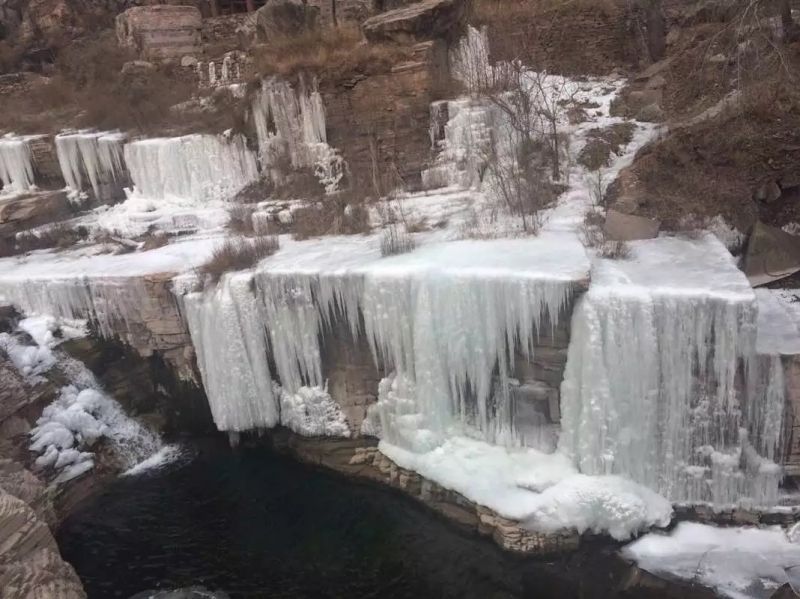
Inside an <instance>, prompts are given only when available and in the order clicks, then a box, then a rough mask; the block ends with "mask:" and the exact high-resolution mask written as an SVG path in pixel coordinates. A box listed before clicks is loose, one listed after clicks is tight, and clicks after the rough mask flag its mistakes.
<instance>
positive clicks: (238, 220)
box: [228, 204, 254, 235]
mask: <svg viewBox="0 0 800 599" xmlns="http://www.w3.org/2000/svg"><path fill="white" fill-rule="evenodd" d="M228 217H229V220H228V227H229V228H230V229H231V231H233V232H235V233H238V234H239V235H252V234H253V233H254V231H253V208H252V207H251V206H242V205H241V204H236V205H233V206H231V207H230V208H228Z"/></svg>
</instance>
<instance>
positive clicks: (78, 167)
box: [55, 131, 126, 197]
mask: <svg viewBox="0 0 800 599" xmlns="http://www.w3.org/2000/svg"><path fill="white" fill-rule="evenodd" d="M125 139H126V136H125V134H123V133H119V132H110V133H109V132H106V133H104V132H93V131H79V132H75V133H62V134H60V135H56V138H55V142H56V152H57V154H58V163H59V165H60V166H61V174H62V175H63V177H64V181H65V182H66V184H67V187H69V188H70V189H72V190H73V191H82V190H83V188H84V179H88V183H89V184H90V185H91V187H92V190H93V191H94V194H95V197H99V196H100V195H101V189H100V186H101V184H102V183H106V182H109V181H114V180H118V179H119V178H120V177H121V176H122V174H123V172H124V170H125V163H124V157H123V149H122V148H123V144H124V142H125Z"/></svg>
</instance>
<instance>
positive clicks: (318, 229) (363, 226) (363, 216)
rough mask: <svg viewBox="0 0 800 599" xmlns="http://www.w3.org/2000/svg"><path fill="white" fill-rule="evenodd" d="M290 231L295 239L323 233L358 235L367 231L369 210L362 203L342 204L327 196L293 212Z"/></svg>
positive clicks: (322, 234)
mask: <svg viewBox="0 0 800 599" xmlns="http://www.w3.org/2000/svg"><path fill="white" fill-rule="evenodd" d="M291 228H292V232H293V233H294V238H295V239H300V240H302V239H309V238H310V237H322V236H324V235H359V234H363V233H369V230H370V223H369V211H368V210H367V207H366V206H364V205H363V204H343V202H342V201H340V200H338V199H334V198H328V199H327V200H325V201H322V202H317V203H316V204H313V205H310V206H308V207H305V208H301V209H299V210H295V212H294V221H293V223H292V227H291Z"/></svg>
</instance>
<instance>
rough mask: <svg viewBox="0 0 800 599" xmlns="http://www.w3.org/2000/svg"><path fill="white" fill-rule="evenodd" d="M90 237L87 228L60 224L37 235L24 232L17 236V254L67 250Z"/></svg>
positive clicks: (44, 229)
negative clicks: (56, 249)
mask: <svg viewBox="0 0 800 599" xmlns="http://www.w3.org/2000/svg"><path fill="white" fill-rule="evenodd" d="M88 237H89V231H88V230H87V229H86V227H81V226H78V227H74V226H72V225H69V224H67V223H58V224H55V225H51V226H49V227H44V228H42V229H40V230H38V231H37V232H36V233H31V232H23V233H20V234H19V235H17V239H16V253H18V254H19V253H25V252H31V251H33V250H46V249H52V248H59V249H66V248H69V247H72V246H73V245H75V244H76V243H79V242H81V241H83V240H85V239H87V238H88Z"/></svg>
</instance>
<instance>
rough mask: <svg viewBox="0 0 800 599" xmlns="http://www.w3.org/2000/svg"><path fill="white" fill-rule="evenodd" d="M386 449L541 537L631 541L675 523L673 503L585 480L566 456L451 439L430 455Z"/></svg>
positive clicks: (607, 481)
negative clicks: (572, 532) (603, 536)
mask: <svg viewBox="0 0 800 599" xmlns="http://www.w3.org/2000/svg"><path fill="white" fill-rule="evenodd" d="M379 449H380V450H381V451H382V452H383V453H384V454H386V455H387V456H388V457H389V458H390V459H392V460H393V461H394V462H396V463H397V464H398V465H400V466H402V467H404V468H408V469H410V470H414V471H416V472H419V473H420V474H421V475H422V476H424V477H425V478H428V479H430V480H433V481H436V482H437V483H439V484H440V485H442V486H444V487H445V488H448V489H451V490H453V491H457V492H459V493H461V494H462V495H464V496H465V497H467V498H468V499H470V500H472V501H474V502H476V503H478V504H480V505H483V506H486V507H489V508H491V509H493V510H495V511H496V512H498V513H499V514H500V515H502V516H505V517H507V518H512V519H515V520H521V521H523V522H524V523H525V526H526V527H528V528H530V529H531V530H533V531H537V532H545V533H550V532H555V531H558V530H561V529H577V530H578V531H579V532H584V531H591V532H595V533H607V534H609V535H611V536H612V537H613V538H615V539H618V540H624V539H628V538H630V537H631V536H633V535H635V534H636V533H637V532H640V531H642V530H646V529H648V528H650V527H652V526H666V525H667V524H669V521H670V519H671V516H672V507H671V505H670V504H669V502H668V501H666V500H665V499H664V498H663V497H661V496H659V495H657V494H656V493H654V492H653V491H651V490H649V489H647V488H645V487H642V486H641V485H637V484H635V483H632V482H630V481H627V480H624V479H621V478H619V477H616V476H597V477H588V476H585V475H582V474H579V473H578V472H577V470H576V469H575V467H574V466H573V465H572V463H571V462H570V461H569V459H567V458H566V457H565V456H564V455H562V454H559V453H555V454H545V453H541V452H539V451H536V450H535V449H506V448H504V447H498V446H496V445H490V444H488V443H485V442H482V441H477V440H473V439H468V438H466V437H451V438H448V439H447V440H446V441H445V442H444V443H443V444H442V445H440V446H439V447H437V448H436V449H433V450H431V451H428V452H425V453H414V452H411V451H406V450H404V449H401V448H399V447H396V446H393V445H391V444H389V443H387V442H385V441H382V442H381V443H380V445H379Z"/></svg>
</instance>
